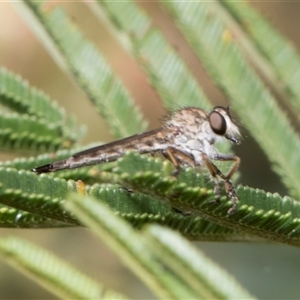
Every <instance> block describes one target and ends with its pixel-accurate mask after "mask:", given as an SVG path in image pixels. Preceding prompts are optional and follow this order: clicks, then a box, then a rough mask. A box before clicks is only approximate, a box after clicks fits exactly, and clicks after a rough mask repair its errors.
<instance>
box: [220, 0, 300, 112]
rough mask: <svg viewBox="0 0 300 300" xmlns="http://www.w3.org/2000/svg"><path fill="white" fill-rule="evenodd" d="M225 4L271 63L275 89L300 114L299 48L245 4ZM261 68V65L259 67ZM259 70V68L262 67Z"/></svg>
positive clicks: (226, 2) (239, 2)
mask: <svg viewBox="0 0 300 300" xmlns="http://www.w3.org/2000/svg"><path fill="white" fill-rule="evenodd" d="M221 2H222V3H223V4H224V5H225V6H226V8H228V10H229V11H230V12H231V13H232V15H233V16H234V18H235V19H236V20H237V21H238V22H239V25H240V26H241V27H242V28H243V30H245V31H246V32H247V33H248V34H249V38H250V39H251V41H252V42H254V43H255V46H256V47H257V50H258V51H259V52H260V53H261V54H262V55H263V56H264V58H265V59H266V60H267V61H268V62H269V64H268V67H269V68H271V69H272V74H276V80H275V79H274V78H275V76H273V77H272V78H270V77H269V79H271V80H270V82H271V84H272V87H273V88H275V89H276V90H277V91H279V94H280V90H281V89H284V90H286V91H288V93H289V96H290V97H286V98H287V99H283V100H286V101H287V103H288V104H291V105H293V107H294V108H295V109H296V111H294V113H295V114H296V115H298V114H299V111H300V88H299V84H298V82H299V80H300V73H299V70H300V56H299V53H298V52H297V51H296V49H295V47H294V46H293V45H292V44H291V42H290V41H288V40H287V39H286V38H285V37H284V36H283V35H282V34H280V33H279V32H278V31H277V30H276V29H275V28H274V27H273V26H271V24H270V23H269V22H268V20H267V19H265V18H264V17H263V16H262V15H261V14H260V13H259V12H258V11H257V10H255V8H254V7H252V6H250V5H247V2H245V1H238V2H233V1H226V0H221ZM256 65H258V64H256ZM258 66H259V65H258Z"/></svg>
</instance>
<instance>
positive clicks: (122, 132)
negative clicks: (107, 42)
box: [23, 1, 146, 138]
mask: <svg viewBox="0 0 300 300" xmlns="http://www.w3.org/2000/svg"><path fill="white" fill-rule="evenodd" d="M23 5H28V7H29V9H31V10H32V12H34V14H35V15H36V17H37V18H38V19H39V21H40V22H41V24H40V25H43V29H45V30H46V31H47V36H46V37H44V38H46V39H48V40H49V39H50V41H51V43H52V44H53V46H54V47H55V50H56V54H58V55H59V56H60V59H62V60H63V62H64V64H66V65H67V67H68V69H69V71H71V72H72V74H73V76H74V77H75V79H76V81H77V83H78V84H79V85H80V86H81V88H82V89H83V90H84V92H85V93H86V94H87V96H88V98H89V99H90V100H91V101H92V102H93V103H94V105H95V107H96V109H97V110H98V112H100V113H101V115H102V116H103V117H104V119H105V120H106V122H107V124H108V126H109V128H110V130H111V131H112V133H113V134H114V135H115V136H116V137H117V138H120V137H124V136H129V135H132V134H134V133H136V132H137V131H143V130H145V128H146V123H145V122H144V120H143V117H142V115H141V113H140V111H139V109H138V108H137V107H136V106H135V105H134V103H133V101H132V98H131V96H130V95H129V93H128V91H127V90H126V89H125V87H124V86H123V84H122V82H121V81H120V80H119V79H118V78H116V76H115V74H113V72H112V71H111V70H110V68H109V66H108V65H107V64H106V62H105V60H104V59H103V58H102V56H101V55H100V53H99V52H98V51H97V49H96V48H95V47H94V45H93V44H92V43H90V42H89V41H88V40H86V39H85V38H84V36H83V34H82V33H81V31H80V30H79V29H78V28H77V27H76V25H75V24H73V23H72V22H71V21H70V19H69V18H68V17H67V15H66V14H65V13H64V11H63V10H62V9H54V10H53V11H51V12H44V11H43V9H42V8H41V7H40V6H39V4H37V3H36V2H35V1H24V2H23Z"/></svg>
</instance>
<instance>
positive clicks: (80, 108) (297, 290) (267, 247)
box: [0, 1, 300, 299]
mask: <svg viewBox="0 0 300 300" xmlns="http://www.w3.org/2000/svg"><path fill="white" fill-rule="evenodd" d="M139 4H140V5H141V6H142V7H143V8H144V9H145V10H146V11H147V12H148V13H149V14H150V15H151V16H152V18H153V21H154V25H156V26H158V27H160V28H161V29H162V30H163V32H164V34H165V35H166V36H167V38H168V39H169V41H170V42H171V44H172V45H174V47H175V48H176V49H177V51H178V52H179V53H180V54H181V55H182V56H183V57H184V59H185V60H186V62H187V64H188V65H189V66H190V68H191V70H192V72H193V73H194V75H195V76H196V78H197V80H198V81H199V83H200V84H201V86H202V87H203V88H204V90H205V92H206V94H207V95H208V96H209V98H210V99H212V101H214V104H217V105H227V104H228V102H227V99H226V98H225V96H224V95H223V94H222V93H221V92H220V91H219V90H217V89H216V88H215V87H214V85H213V84H212V82H211V81H210V79H209V77H208V76H207V75H206V74H205V72H204V70H203V68H202V66H201V64H200V62H199V61H198V60H197V59H196V57H195V56H194V55H193V53H191V51H190V49H189V47H188V45H187V44H186V42H185V41H184V40H183V39H182V37H181V36H180V34H179V33H178V30H176V28H174V26H173V23H172V20H171V19H170V17H169V16H168V14H167V13H166V12H165V11H164V10H163V9H161V7H160V6H159V5H158V4H157V3H155V2H143V3H139ZM252 4H253V5H254V6H255V7H257V8H258V9H259V10H260V11H261V12H263V13H264V14H265V15H266V16H267V17H268V18H269V19H270V20H271V22H272V23H273V24H274V25H275V26H276V27H277V29H279V30H280V31H281V32H282V33H283V34H284V35H286V36H287V37H288V38H289V39H291V40H292V41H293V44H294V45H295V46H296V47H297V48H298V49H299V48H300V35H299V18H300V2H288V1H286V2H284V1H281V2H271V1H267V2H263V1H258V2H253V3H252ZM57 5H59V6H61V7H63V8H64V9H66V10H67V11H68V12H69V14H70V16H71V17H72V19H73V21H74V22H75V23H77V24H79V26H80V27H81V29H82V30H83V31H84V33H85V34H86V36H87V37H88V38H90V39H91V40H93V42H94V43H95V44H96V46H97V47H98V49H99V50H100V51H101V53H102V54H103V55H104V56H105V57H106V59H107V61H108V63H109V64H110V66H111V67H112V69H113V70H114V71H115V72H116V73H118V74H119V76H120V77H121V79H122V80H123V81H124V83H125V85H126V86H127V87H128V89H129V90H130V92H131V94H132V95H133V97H134V98H135V100H136V103H137V104H138V105H139V106H140V107H141V110H142V112H143V114H144V115H145V116H146V118H147V120H148V121H149V128H155V127H157V126H158V125H159V121H158V119H159V118H160V117H161V116H163V115H164V113H165V111H164V109H163V107H162V106H161V103H160V102H159V100H158V98H157V95H156V94H155V92H154V91H153V89H152V88H151V87H150V86H149V85H148V83H147V79H146V78H145V76H144V74H143V73H142V71H141V70H140V69H139V67H138V66H137V65H136V63H135V62H134V60H133V59H132V58H131V57H130V56H129V55H128V54H127V53H126V52H125V51H124V50H122V49H121V48H120V46H119V45H118V44H117V43H116V41H115V40H114V39H113V38H112V37H111V36H110V34H109V32H107V30H106V28H105V26H104V25H103V24H100V23H99V22H98V20H97V19H96V17H95V16H94V15H93V14H92V13H91V10H90V8H89V2H87V1H86V2H84V1H82V2H77V1H71V2H61V3H60V2H59V1H58V2H52V1H49V9H51V8H52V7H55V6H57ZM199 34H201V33H199ZM0 66H1V67H6V68H7V69H9V70H11V71H13V72H15V73H18V74H20V75H21V76H22V77H23V78H25V79H26V80H28V81H29V82H30V84H31V85H32V86H35V87H37V88H39V89H41V90H43V91H45V92H46V93H47V94H49V95H50V96H51V97H52V98H53V99H55V100H56V101H57V102H58V103H59V104H60V105H61V106H63V107H64V108H65V109H66V111H68V112H69V113H73V114H75V115H76V116H77V118H78V120H79V121H80V122H81V123H83V124H86V126H87V135H86V136H85V138H84V140H83V142H82V143H83V144H87V143H89V142H100V141H101V142H106V141H111V140H112V139H113V137H112V136H111V135H110V133H109V132H108V130H107V127H106V126H105V124H104V123H103V122H102V120H101V118H100V117H99V116H98V115H97V114H96V112H95V111H94V109H93V106H92V104H91V103H90V102H89V100H88V99H87V98H86V97H85V95H84V94H83V93H82V91H81V90H80V89H79V88H78V87H77V86H76V85H75V84H74V83H73V81H72V79H71V78H70V77H68V76H66V75H65V73H63V72H62V71H61V70H60V69H59V67H58V66H57V65H56V63H55V62H54V61H53V59H52V58H51V57H50V55H49V54H48V53H47V52H46V51H45V49H44V48H43V46H42V44H41V43H40V42H39V40H37V39H36V37H35V36H34V34H33V33H32V32H31V31H30V29H29V28H28V26H27V24H26V23H25V22H24V20H23V19H22V18H21V17H20V16H19V15H18V13H17V12H16V10H15V9H14V6H13V4H11V3H9V2H1V3H0ZM233 110H234V107H233ZM242 131H243V135H244V140H243V143H242V145H241V146H238V147H235V150H236V153H237V154H238V155H240V157H241V158H242V165H241V169H240V170H241V174H242V176H241V179H240V181H241V183H242V184H244V185H249V186H252V187H257V188H261V189H265V190H267V191H270V192H278V193H279V194H281V195H285V194H286V191H285V189H284V187H283V186H282V184H281V183H280V182H279V180H278V178H277V176H276V175H275V174H274V173H273V172H272V171H271V169H270V166H269V162H268V161H267V159H266V157H265V155H264V154H263V153H262V152H261V151H260V149H259V145H257V144H256V143H255V142H254V141H253V139H252V138H251V136H250V135H249V134H248V133H247V129H246V128H242ZM0 158H1V160H4V159H8V158H9V159H11V158H13V156H12V155H11V154H8V153H1V157H0ZM0 234H1V236H6V235H10V234H14V235H18V236H21V237H23V238H27V239H28V240H30V241H33V242H34V243H37V244H39V245H41V246H43V247H45V248H46V249H48V250H50V251H52V252H54V253H55V254H56V255H58V256H60V257H61V258H63V259H64V260H66V261H68V262H69V263H71V264H73V265H75V266H76V267H77V268H78V269H80V270H82V271H84V272H85V273H87V274H88V275H90V276H93V277H95V278H96V279H98V280H99V281H100V282H103V283H104V284H105V285H106V286H108V287H111V288H113V289H115V290H118V291H120V292H122V293H124V294H125V295H127V296H129V297H131V298H134V299H147V298H152V297H153V295H152V294H151V292H150V291H148V290H147V289H146V288H145V287H144V285H143V284H142V283H141V282H140V281H139V280H138V278H136V277H135V276H134V275H133V274H132V273H130V272H129V271H128V270H127V269H126V268H124V267H123V265H122V264H121V263H120V261H119V260H118V258H117V257H116V256H115V255H114V254H113V253H112V252H111V251H110V250H109V249H107V247H106V246H105V245H104V244H101V243H99V242H98V241H97V240H96V239H95V238H94V237H93V236H92V235H91V234H90V233H89V231H88V230H86V229H82V228H73V229H55V230H36V229H35V230H17V229H15V230H7V229H0ZM195 244H196V245H197V246H198V247H199V248H200V249H201V250H203V251H204V252H205V253H206V254H207V255H208V256H209V257H210V258H212V259H213V260H215V261H216V262H217V263H219V264H220V266H222V267H223V268H224V269H226V270H227V271H228V272H229V273H231V274H232V275H234V276H235V277H236V279H237V280H238V281H239V282H240V283H241V284H242V285H243V286H244V287H245V288H247V289H248V290H249V291H250V292H251V293H252V294H253V295H254V296H256V297H258V298H260V299H299V294H300V287H299V284H298V278H299V275H300V255H299V254H300V253H299V250H298V249H297V248H293V247H291V246H283V245H278V244H267V243H266V244H251V245H250V244H238V243H226V244H225V243H205V242H198V243H195ZM0 270H1V271H0V299H27V298H30V299H53V298H54V296H53V295H52V294H50V293H48V292H47V291H46V290H44V289H42V288H40V287H39V286H38V285H36V284H35V283H34V282H32V281H30V280H29V279H27V278H25V277H24V276H23V275H22V274H20V273H18V272H16V271H15V270H14V269H12V268H11V267H10V266H8V265H7V264H5V263H4V262H2V261H0Z"/></svg>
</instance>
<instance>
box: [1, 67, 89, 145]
mask: <svg viewBox="0 0 300 300" xmlns="http://www.w3.org/2000/svg"><path fill="white" fill-rule="evenodd" d="M0 103H1V104H2V105H3V106H6V107H8V108H9V109H10V110H11V111H14V112H17V113H18V114H20V115H24V116H22V117H19V115H17V114H15V115H14V116H16V118H24V121H22V122H23V123H24V125H25V126H26V124H27V123H28V121H26V119H31V120H36V122H37V123H38V122H40V123H39V124H37V125H36V126H37V127H42V128H43V127H46V126H47V127H48V131H50V130H52V131H56V135H58V133H59V134H60V135H59V137H60V138H61V140H59V141H58V140H57V139H55V135H53V134H52V136H50V137H49V136H47V132H46V133H45V132H42V131H41V132H40V137H39V141H36V142H37V144H38V143H40V142H44V143H45V145H46V144H47V143H49V142H50V141H51V140H53V142H54V145H53V146H52V149H57V146H58V145H57V144H58V143H60V144H62V145H64V143H63V142H62V139H64V142H65V145H67V144H66V143H74V142H75V141H78V140H79V139H80V138H81V137H82V135H83V131H84V128H83V127H82V126H79V125H78V124H77V123H76V120H75V118H74V116H72V117H67V116H66V114H65V111H64V110H63V109H62V108H61V107H59V106H58V105H57V104H56V103H55V102H54V101H52V100H51V99H50V98H49V96H47V95H46V94H44V93H43V92H41V91H39V90H37V89H35V88H33V87H31V86H30V85H29V84H28V82H26V81H25V80H24V79H22V78H21V77H20V76H17V75H15V74H13V73H12V72H9V71H7V70H6V69H4V68H0ZM27 115H29V116H27ZM2 122H4V121H2ZM20 122H21V120H20V121H19V123H20ZM4 125H6V124H3V123H2V124H0V130H2V131H3V130H4V131H6V130H11V131H12V132H14V131H15V130H16V128H14V127H13V128H7V127H9V126H8V125H6V126H4ZM37 127H34V126H32V127H31V128H30V130H29V131H30V133H31V131H33V132H32V134H33V135H34V130H36V131H37V130H41V129H40V128H37ZM25 129H26V127H25ZM24 131H25V130H24ZM75 132H76V134H75ZM16 134H18V133H17V132H16ZM42 135H45V136H46V137H45V140H44V141H42V140H41V139H42V138H43V137H42ZM48 135H49V134H48ZM47 138H49V141H47ZM33 142H34V140H33ZM49 146H51V145H49ZM37 148H38V147H37ZM49 149H51V148H49Z"/></svg>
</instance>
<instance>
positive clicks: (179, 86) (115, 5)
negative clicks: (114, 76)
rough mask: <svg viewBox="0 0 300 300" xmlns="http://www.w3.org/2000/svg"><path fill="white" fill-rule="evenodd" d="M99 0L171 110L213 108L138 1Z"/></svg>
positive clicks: (119, 36)
mask: <svg viewBox="0 0 300 300" xmlns="http://www.w3.org/2000/svg"><path fill="white" fill-rule="evenodd" d="M98 3H99V4H100V5H101V7H102V8H103V9H104V11H105V12H106V14H107V15H108V17H109V19H110V21H111V23H112V26H115V27H116V29H117V30H118V32H117V33H116V34H115V36H116V38H118V40H120V42H121V43H122V40H123V39H124V37H125V39H126V41H127V44H128V43H129V44H130V47H127V50H128V51H130V53H131V54H132V55H133V56H134V57H135V59H136V60H137V62H138V63H139V64H140V65H141V66H142V67H143V69H144V70H145V71H146V73H147V75H148V78H149V81H150V83H151V84H152V85H153V87H154V88H155V89H156V90H157V92H158V93H159V95H160V96H161V100H162V101H163V103H164V105H165V107H166V108H167V109H168V110H174V109H175V108H181V107H187V106H197V107H201V108H203V109H205V110H207V109H209V108H210V107H211V105H210V104H209V101H208V100H207V99H206V97H205V95H204V93H203V91H202V89H201V88H200V87H199V86H198V84H197V82H196V80H195V79H194V77H193V76H192V75H191V73H190V71H189V70H188V68H187V66H186V65H185V64H184V62H183V61H182V60H181V59H180V57H179V56H178V55H177V54H176V53H175V51H174V49H173V48H172V47H171V46H170V44H169V43H168V42H167V41H166V39H165V38H164V36H163V35H162V34H161V32H160V31H159V30H157V29H156V28H155V27H154V26H153V25H152V20H151V19H150V18H149V17H148V16H147V15H146V14H145V13H144V11H143V10H142V9H140V8H139V7H138V5H137V4H135V3H134V2H133V1H126V2H114V1H98ZM119 32H121V33H122V35H120V34H119ZM127 44H126V45H127Z"/></svg>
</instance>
